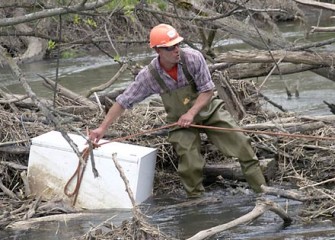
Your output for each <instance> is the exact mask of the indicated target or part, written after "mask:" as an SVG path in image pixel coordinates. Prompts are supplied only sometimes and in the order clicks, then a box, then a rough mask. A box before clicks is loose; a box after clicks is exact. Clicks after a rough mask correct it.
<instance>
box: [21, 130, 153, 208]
mask: <svg viewBox="0 0 335 240" xmlns="http://www.w3.org/2000/svg"><path fill="white" fill-rule="evenodd" d="M69 137H70V138H71V139H72V140H73V142H74V143H75V144H76V145H77V146H78V148H79V150H80V151H81V150H83V149H84V148H85V147H87V145H86V140H85V139H84V138H83V137H81V136H79V135H75V134H69ZM103 141H104V140H101V142H103ZM93 153H94V162H95V168H96V169H97V170H98V173H99V177H97V178H95V177H94V175H93V172H92V165H91V160H90V159H89V160H88V162H87V166H86V169H85V172H84V175H83V179H82V182H81V185H80V189H79V193H78V196H77V200H76V204H75V207H77V208H85V209H106V208H132V204H131V201H130V198H129V196H128V194H127V192H126V190H125V189H126V188H125V183H124V181H123V180H122V178H121V177H120V173H119V171H118V170H117V169H116V167H115V165H114V162H113V159H112V155H113V154H114V153H116V159H117V160H118V163H119V164H120V165H121V167H122V169H123V172H124V174H125V175H126V177H127V179H128V181H129V186H130V188H131V190H132V192H133V195H134V198H135V201H136V204H140V203H142V202H143V201H145V200H146V199H147V198H148V197H150V196H151V195H152V190H153V179H154V172H155V164H156V153H157V150H156V149H154V148H148V147H143V146H137V145H131V144H124V143H118V142H110V143H107V144H104V145H102V146H101V147H99V148H97V149H95V150H93ZM78 161H79V158H78V157H77V155H76V154H75V153H74V151H73V150H72V148H71V146H70V144H69V143H68V142H67V141H66V140H65V139H64V138H63V136H62V135H61V133H60V132H57V131H51V132H48V133H45V134H43V135H40V136H38V137H35V138H33V139H32V146H31V148H30V155H29V163H28V180H29V185H30V188H31V191H32V193H33V194H36V195H41V196H42V198H44V199H46V200H50V199H54V198H62V199H63V200H64V201H66V202H68V203H72V201H73V199H72V198H71V199H70V198H69V197H68V196H66V195H65V194H64V187H65V185H66V183H67V182H68V180H69V179H70V178H71V176H72V175H73V173H74V172H75V170H76V168H77V166H78ZM74 182H75V181H74ZM74 185H75V183H73V184H71V185H70V186H69V192H72V191H73V188H74Z"/></svg>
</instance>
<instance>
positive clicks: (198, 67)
mask: <svg viewBox="0 0 335 240" xmlns="http://www.w3.org/2000/svg"><path fill="white" fill-rule="evenodd" d="M182 51H183V52H184V53H185V54H184V56H185V62H186V65H187V69H188V71H189V72H190V74H191V75H192V76H193V78H194V81H195V84H196V87H197V91H198V92H199V93H201V92H206V91H209V90H212V89H213V88H214V83H213V81H212V78H211V75H210V72H209V69H208V66H207V63H206V61H205V59H204V57H203V56H202V54H201V53H200V52H199V51H197V50H194V49H191V48H183V50H182ZM151 63H152V64H153V66H155V68H156V69H157V70H158V73H159V74H160V76H161V78H162V79H163V80H164V82H165V84H166V86H167V87H168V88H169V89H170V90H175V89H178V88H181V87H184V86H186V85H188V82H187V80H186V77H185V75H184V73H183V70H182V65H181V63H179V64H178V81H175V80H173V79H172V78H171V77H170V76H169V75H168V74H167V73H166V72H165V71H164V70H163V68H162V67H161V66H160V64H159V60H158V56H157V57H155V58H154V59H153V60H152V61H151ZM161 92H162V89H161V87H160V86H159V84H158V83H157V81H156V79H154V77H153V76H152V75H151V73H150V71H149V69H148V66H146V67H144V68H143V69H142V70H141V71H140V72H139V73H138V75H137V76H136V78H135V81H133V82H132V83H131V84H130V85H129V86H128V87H127V89H126V90H125V91H124V92H123V93H122V94H120V95H119V96H118V97H117V98H116V101H117V102H118V103H119V104H120V105H121V106H122V107H123V108H125V109H130V108H132V107H133V105H134V104H136V103H139V102H141V101H142V100H144V99H145V98H147V97H148V96H150V95H152V94H160V93H161Z"/></svg>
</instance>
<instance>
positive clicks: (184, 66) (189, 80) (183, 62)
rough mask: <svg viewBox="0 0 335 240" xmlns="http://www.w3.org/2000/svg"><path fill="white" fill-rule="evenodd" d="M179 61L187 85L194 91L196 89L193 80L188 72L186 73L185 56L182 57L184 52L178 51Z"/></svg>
mask: <svg viewBox="0 0 335 240" xmlns="http://www.w3.org/2000/svg"><path fill="white" fill-rule="evenodd" d="M180 60H181V66H182V68H183V73H184V75H185V77H186V79H187V81H188V83H189V84H190V85H192V87H193V88H194V89H196V85H195V82H194V78H193V77H192V75H191V74H190V72H189V71H188V68H187V65H186V61H185V55H184V51H182V50H180Z"/></svg>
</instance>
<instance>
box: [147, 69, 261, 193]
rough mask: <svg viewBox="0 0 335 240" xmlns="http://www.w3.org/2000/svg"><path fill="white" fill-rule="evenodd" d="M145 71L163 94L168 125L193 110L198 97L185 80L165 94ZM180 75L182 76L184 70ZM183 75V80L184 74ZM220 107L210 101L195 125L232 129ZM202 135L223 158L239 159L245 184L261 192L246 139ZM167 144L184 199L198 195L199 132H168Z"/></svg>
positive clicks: (232, 135)
mask: <svg viewBox="0 0 335 240" xmlns="http://www.w3.org/2000/svg"><path fill="white" fill-rule="evenodd" d="M183 66H185V64H183ZM149 69H150V71H151V73H152V75H153V76H154V77H155V79H156V80H157V81H158V83H159V84H160V86H161V87H162V89H163V90H164V92H163V93H162V94H161V97H162V101H163V104H164V107H165V110H166V112H167V120H168V121H169V122H176V121H178V119H179V117H180V116H181V115H183V114H184V113H186V112H187V111H188V110H189V109H190V108H191V107H192V106H193V103H194V101H195V99H196V98H197V96H198V93H197V92H196V90H195V85H194V82H193V81H192V80H188V81H189V83H190V85H188V86H186V87H183V88H179V89H176V90H173V91H168V89H167V86H166V85H165V83H164V81H163V79H162V78H161V77H160V76H159V74H158V72H157V71H156V70H155V69H154V67H153V66H151V65H149ZM183 71H184V74H185V69H183ZM186 71H187V70H186ZM185 75H186V76H187V75H188V74H185ZM188 79H189V78H188ZM222 105H223V101H222V100H220V99H216V98H214V99H212V101H211V103H210V104H209V105H208V106H206V107H205V108H204V109H203V110H202V111H201V112H199V114H198V115H197V116H196V117H195V119H194V121H195V123H196V124H201V125H207V126H214V127H222V128H236V127H237V126H236V124H235V121H234V120H233V119H232V117H231V115H230V114H229V113H228V112H227V111H225V110H224V109H223V108H222ZM202 131H204V132H205V133H206V134H207V136H208V138H209V139H210V140H211V141H212V142H213V144H214V145H215V146H216V147H217V148H218V149H219V150H220V151H221V152H222V153H223V154H225V155H226V156H231V157H236V158H238V159H239V162H240V165H241V169H242V172H243V174H244V176H245V178H246V180H247V182H248V184H249V185H250V187H251V188H252V189H253V190H254V191H255V192H261V188H260V186H261V185H262V184H265V183H266V182H265V179H264V176H263V173H262V171H261V169H260V166H259V161H258V159H257V157H256V155H255V153H254V151H253V149H252V147H251V144H250V139H249V137H247V136H245V135H244V134H243V133H240V132H225V131H220V130H219V131H218V130H210V129H204V130H202ZM169 141H170V142H171V143H172V145H173V147H174V149H175V151H176V153H177V154H178V156H179V158H180V159H179V163H178V173H179V176H180V178H181V182H182V184H183V186H184V188H185V190H186V192H187V194H188V196H190V197H192V196H198V195H201V194H202V193H203V192H204V187H203V184H202V181H203V168H204V165H205V161H204V159H203V157H202V155H201V153H200V146H201V139H200V130H199V129H196V128H179V127H177V128H175V129H173V130H171V131H170V133H169Z"/></svg>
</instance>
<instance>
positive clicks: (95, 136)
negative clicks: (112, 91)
mask: <svg viewBox="0 0 335 240" xmlns="http://www.w3.org/2000/svg"><path fill="white" fill-rule="evenodd" d="M124 111H125V109H124V108H123V107H122V106H121V105H120V104H119V103H117V102H116V103H115V104H114V105H113V106H112V107H111V108H110V109H109V110H108V113H107V115H106V116H105V118H104V120H103V121H102V123H101V124H100V126H99V127H98V128H96V129H94V130H92V131H90V136H89V138H90V140H91V141H93V142H95V143H98V142H99V140H100V139H101V138H102V137H103V136H104V135H105V132H106V131H107V129H108V127H109V126H110V125H111V124H112V123H113V122H114V121H115V120H116V119H118V118H119V117H120V116H121V115H122V113H123V112H124Z"/></svg>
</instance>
